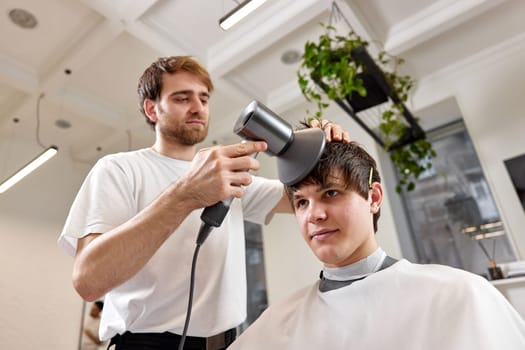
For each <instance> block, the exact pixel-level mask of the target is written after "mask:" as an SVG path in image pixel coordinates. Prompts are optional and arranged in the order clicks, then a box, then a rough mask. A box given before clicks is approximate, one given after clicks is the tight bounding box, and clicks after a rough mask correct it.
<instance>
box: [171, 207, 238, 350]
mask: <svg viewBox="0 0 525 350" xmlns="http://www.w3.org/2000/svg"><path fill="white" fill-rule="evenodd" d="M232 200H233V198H229V199H225V200H223V201H221V202H217V203H216V204H214V205H212V206H211V207H206V208H205V209H204V211H203V212H202V214H201V220H202V224H201V227H200V229H199V234H198V235H197V241H196V242H195V243H196V246H195V251H194V253H193V260H192V262H191V274H190V291H189V296H188V309H187V310H186V320H185V321H184V329H183V331H182V336H181V338H180V342H179V348H178V350H183V349H184V342H185V341H186V334H187V333H188V326H189V324H190V317H191V309H192V304H193V291H194V289H195V270H196V267H197V256H198V255H199V250H200V248H201V246H202V244H203V243H204V241H205V240H206V238H208V235H209V234H210V232H211V230H212V229H213V228H214V227H219V226H221V224H222V222H223V220H224V217H225V216H226V214H228V210H229V209H230V204H231V202H232Z"/></svg>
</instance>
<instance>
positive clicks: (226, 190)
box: [181, 141, 268, 208]
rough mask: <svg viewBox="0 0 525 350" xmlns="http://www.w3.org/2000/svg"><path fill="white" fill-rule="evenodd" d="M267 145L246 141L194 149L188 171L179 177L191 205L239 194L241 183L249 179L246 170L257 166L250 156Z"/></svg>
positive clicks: (249, 180)
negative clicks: (195, 152) (195, 150)
mask: <svg viewBox="0 0 525 350" xmlns="http://www.w3.org/2000/svg"><path fill="white" fill-rule="evenodd" d="M267 147H268V146H267V144H266V143H265V142H262V141H257V142H251V141H249V142H243V143H237V144H233V145H228V146H214V147H210V148H204V149H201V150H200V151H199V152H197V154H196V155H195V157H194V158H193V161H192V164H191V167H190V169H189V171H188V172H187V173H186V175H185V176H184V178H183V179H181V180H183V181H184V182H185V188H187V189H188V191H189V193H187V195H189V196H190V198H191V199H190V201H191V203H192V204H193V206H194V208H203V207H207V206H210V205H213V204H215V203H217V202H218V201H221V200H223V199H226V198H230V197H236V198H240V197H242V196H243V194H244V189H243V188H242V186H247V185H249V184H250V183H251V182H252V177H251V175H250V173H249V171H250V170H257V169H259V165H260V164H259V161H258V160H256V159H255V158H253V157H252V156H251V155H252V154H253V153H257V152H263V151H265V150H266V148H267Z"/></svg>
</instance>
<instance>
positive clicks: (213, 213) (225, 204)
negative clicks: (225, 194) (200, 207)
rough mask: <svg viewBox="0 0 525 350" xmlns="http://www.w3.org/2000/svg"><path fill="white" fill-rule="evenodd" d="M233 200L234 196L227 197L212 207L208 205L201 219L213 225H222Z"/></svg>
mask: <svg viewBox="0 0 525 350" xmlns="http://www.w3.org/2000/svg"><path fill="white" fill-rule="evenodd" d="M232 200H233V198H227V199H224V200H222V201H220V202H217V203H215V204H214V205H212V206H210V207H206V208H205V209H204V211H203V212H202V214H201V220H202V221H203V222H204V223H206V224H208V225H210V226H213V227H219V226H221V224H222V222H223V220H224V217H226V214H228V210H229V209H230V204H231V202H232Z"/></svg>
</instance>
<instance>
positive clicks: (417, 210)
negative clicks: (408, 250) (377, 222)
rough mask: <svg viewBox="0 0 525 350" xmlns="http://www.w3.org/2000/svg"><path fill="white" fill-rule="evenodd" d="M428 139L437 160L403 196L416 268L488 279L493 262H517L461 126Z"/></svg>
mask: <svg viewBox="0 0 525 350" xmlns="http://www.w3.org/2000/svg"><path fill="white" fill-rule="evenodd" d="M427 136H428V138H429V140H430V141H431V142H432V145H433V147H434V149H435V150H436V152H437V154H438V156H437V158H435V159H434V161H433V167H432V169H430V170H428V171H427V172H426V173H425V174H423V175H422V176H421V177H420V179H418V181H417V182H416V189H415V190H414V191H412V192H408V193H403V194H402V201H403V203H404V205H405V208H406V216H407V220H408V223H409V228H410V231H411V232H410V233H409V236H410V237H409V240H410V241H411V243H412V245H413V248H414V250H415V254H413V255H414V256H415V259H416V260H417V262H419V263H439V264H444V265H450V266H454V267H458V268H461V269H464V270H468V271H471V272H474V273H477V274H482V275H486V273H487V267H488V264H489V261H490V260H495V261H496V262H498V263H502V262H508V261H514V260H516V257H515V254H514V252H513V250H512V247H511V245H510V243H509V239H508V237H507V235H506V234H505V228H504V226H503V223H502V221H501V219H500V215H499V212H498V209H497V207H496V205H495V203H494V200H493V197H492V194H491V192H490V189H489V186H488V184H487V181H486V179H485V176H484V174H483V171H482V169H481V166H480V163H479V160H478V157H477V155H476V152H475V150H474V147H473V145H472V142H471V139H470V137H469V135H468V133H467V130H466V129H465V126H464V124H463V122H462V120H460V121H457V122H453V123H451V124H449V125H446V126H444V127H440V128H437V129H435V130H433V131H431V132H428V133H427Z"/></svg>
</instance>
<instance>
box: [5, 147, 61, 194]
mask: <svg viewBox="0 0 525 350" xmlns="http://www.w3.org/2000/svg"><path fill="white" fill-rule="evenodd" d="M57 152H58V147H57V146H50V147H48V148H47V149H46V150H45V151H44V152H42V153H41V154H40V155H38V156H37V157H36V158H35V159H33V160H32V161H30V162H29V163H27V164H26V165H24V166H23V167H22V168H21V169H20V170H18V171H17V172H16V173H14V174H13V175H11V176H10V177H9V178H7V180H5V181H4V182H2V183H1V184H0V193H4V192H5V191H7V190H8V189H9V188H11V187H12V186H13V185H15V184H16V183H17V182H18V181H20V180H22V179H23V178H24V177H26V176H27V175H29V174H30V173H31V172H32V171H33V170H35V169H36V168H38V167H39V166H41V165H42V164H44V163H45V162H47V161H48V160H49V159H51V158H52V157H53V156H54V155H55V154H57Z"/></svg>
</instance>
